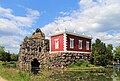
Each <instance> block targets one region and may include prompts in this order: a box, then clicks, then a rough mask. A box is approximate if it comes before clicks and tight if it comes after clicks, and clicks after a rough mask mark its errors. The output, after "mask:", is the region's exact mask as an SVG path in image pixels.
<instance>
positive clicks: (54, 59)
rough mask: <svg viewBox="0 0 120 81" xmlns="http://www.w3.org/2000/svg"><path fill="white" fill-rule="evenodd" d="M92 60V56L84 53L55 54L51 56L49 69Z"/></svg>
mask: <svg viewBox="0 0 120 81" xmlns="http://www.w3.org/2000/svg"><path fill="white" fill-rule="evenodd" d="M84 59H88V60H90V54H84V53H54V54H50V55H49V62H50V63H49V64H50V65H49V67H66V66H68V65H70V64H72V63H76V62H77V61H83V60H84Z"/></svg>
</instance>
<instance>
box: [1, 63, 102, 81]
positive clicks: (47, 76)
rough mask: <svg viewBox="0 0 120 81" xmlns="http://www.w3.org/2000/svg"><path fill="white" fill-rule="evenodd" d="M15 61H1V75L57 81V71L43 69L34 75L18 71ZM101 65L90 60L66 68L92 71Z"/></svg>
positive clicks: (22, 80) (19, 80)
mask: <svg viewBox="0 0 120 81" xmlns="http://www.w3.org/2000/svg"><path fill="white" fill-rule="evenodd" d="M14 64H16V63H14V62H1V61H0V76H1V77H3V78H5V79H6V80H8V81H56V80H55V79H54V78H51V76H52V75H53V74H54V73H56V72H55V71H48V70H43V71H42V72H40V74H38V75H33V74H31V73H28V72H24V71H18V70H17V69H16V67H15V65H14ZM101 68H103V67H101V66H94V65H91V64H90V63H89V62H88V61H85V62H83V63H81V62H77V63H75V64H71V65H69V66H68V68H67V69H66V70H67V71H90V70H96V69H101Z"/></svg>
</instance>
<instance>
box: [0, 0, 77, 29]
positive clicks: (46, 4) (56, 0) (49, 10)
mask: <svg viewBox="0 0 120 81" xmlns="http://www.w3.org/2000/svg"><path fill="white" fill-rule="evenodd" d="M78 2H79V0H71V1H67V0H35V1H33V0H12V1H10V0H0V6H1V7H4V8H11V9H12V10H13V11H14V12H13V14H14V15H18V16H25V14H26V11H25V10H26V9H27V8H30V9H33V10H37V11H39V12H40V16H39V19H38V20H37V22H36V24H35V26H36V27H43V26H44V25H46V24H48V23H50V22H53V21H54V20H55V18H56V17H58V16H60V15H61V14H60V12H67V11H70V10H74V9H78V8H79V5H78Z"/></svg>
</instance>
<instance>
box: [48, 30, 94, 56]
mask: <svg viewBox="0 0 120 81" xmlns="http://www.w3.org/2000/svg"><path fill="white" fill-rule="evenodd" d="M91 39H92V37H89V36H85V35H80V34H77V33H71V32H67V31H64V32H58V33H56V34H53V35H51V36H50V53H58V52H65V53H66V52H72V53H87V54H91Z"/></svg>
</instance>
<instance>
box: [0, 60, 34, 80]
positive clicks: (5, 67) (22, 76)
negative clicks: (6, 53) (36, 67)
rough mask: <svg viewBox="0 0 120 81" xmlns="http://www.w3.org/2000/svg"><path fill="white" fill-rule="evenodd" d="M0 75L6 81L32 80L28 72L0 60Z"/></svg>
mask: <svg viewBox="0 0 120 81" xmlns="http://www.w3.org/2000/svg"><path fill="white" fill-rule="evenodd" d="M0 76H1V77H3V78H5V79H6V80H8V81H32V80H30V77H29V74H28V73H26V72H20V71H18V70H16V69H15V68H13V67H10V65H9V63H7V64H6V63H4V62H1V61H0Z"/></svg>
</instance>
